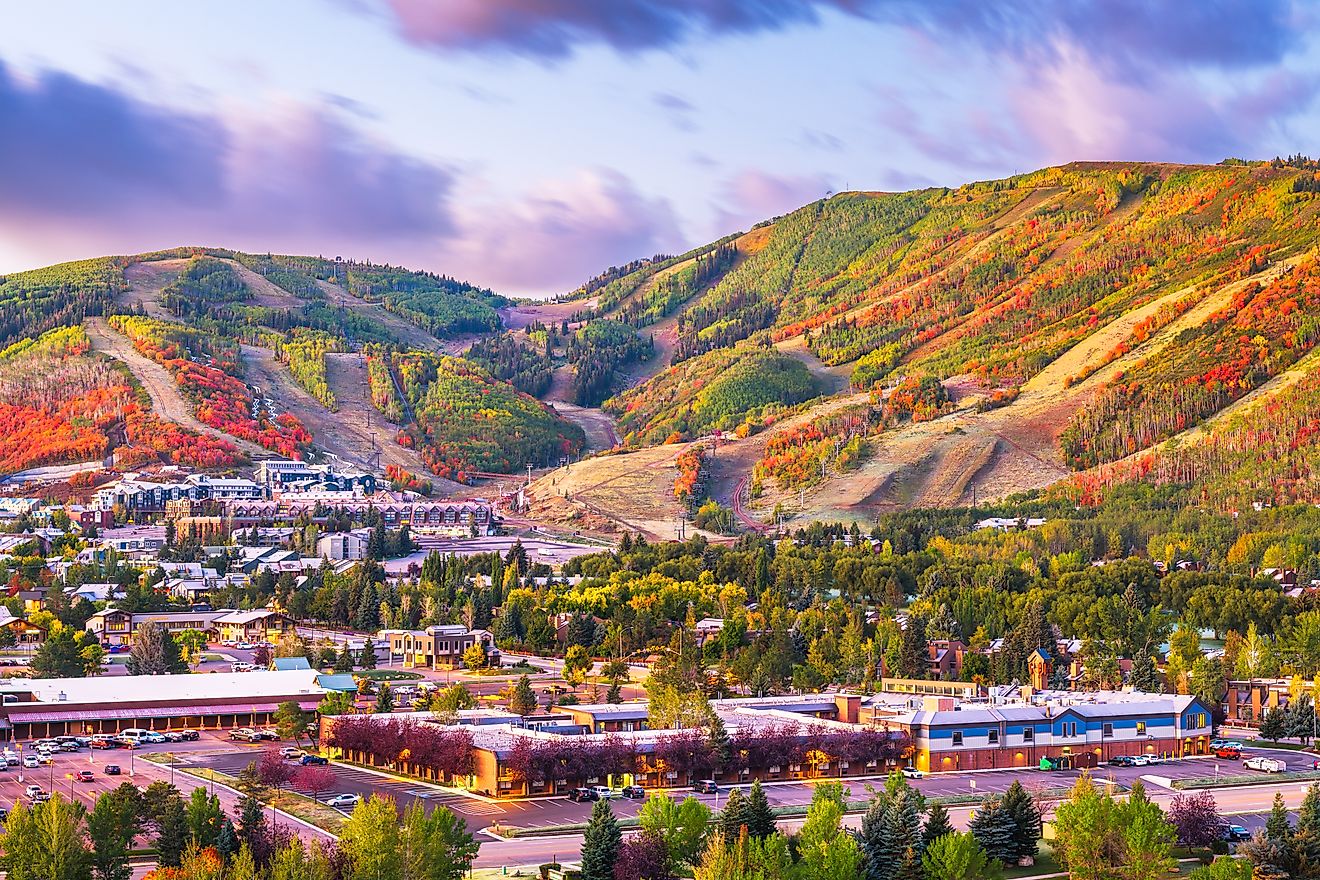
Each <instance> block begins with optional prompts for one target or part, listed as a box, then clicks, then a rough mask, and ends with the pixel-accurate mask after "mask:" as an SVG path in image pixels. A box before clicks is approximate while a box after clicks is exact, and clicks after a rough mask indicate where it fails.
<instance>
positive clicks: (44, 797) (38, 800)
mask: <svg viewBox="0 0 1320 880" xmlns="http://www.w3.org/2000/svg"><path fill="white" fill-rule="evenodd" d="M48 800H50V793H49V792H45V791H40V792H37V793H36V794H34V795H33V796H32V805H33V806H36V805H37V804H44V803H45V802H46V801H48Z"/></svg>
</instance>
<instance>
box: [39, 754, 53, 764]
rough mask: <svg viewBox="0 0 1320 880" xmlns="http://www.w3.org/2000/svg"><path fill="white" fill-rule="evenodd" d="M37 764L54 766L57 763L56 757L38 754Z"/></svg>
mask: <svg viewBox="0 0 1320 880" xmlns="http://www.w3.org/2000/svg"><path fill="white" fill-rule="evenodd" d="M37 763H38V764H54V763H55V756H54V755H52V754H51V753H50V752H37Z"/></svg>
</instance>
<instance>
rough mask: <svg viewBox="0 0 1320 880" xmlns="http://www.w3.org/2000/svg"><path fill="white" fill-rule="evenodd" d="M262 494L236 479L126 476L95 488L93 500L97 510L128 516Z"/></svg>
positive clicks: (251, 484)
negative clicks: (118, 511) (171, 505)
mask: <svg viewBox="0 0 1320 880" xmlns="http://www.w3.org/2000/svg"><path fill="white" fill-rule="evenodd" d="M265 494H266V493H265V489H264V488H262V486H260V485H259V484H257V483H254V482H253V481H252V480H245V479H242V478H237V477H212V476H210V475H208V474H189V475H188V476H186V477H184V478H183V479H181V480H177V481H162V480H155V479H149V478H147V477H144V476H142V475H140V474H136V473H129V474H125V475H124V476H123V477H122V478H121V479H118V480H115V481H114V482H113V483H109V484H107V485H105V486H102V487H101V488H100V489H97V490H96V494H95V495H94V496H93V498H94V503H95V506H96V507H97V508H98V509H100V510H113V509H114V508H116V507H118V508H120V509H122V510H123V511H124V512H125V513H127V514H128V515H130V516H132V515H135V514H151V513H164V512H165V507H166V505H167V504H169V503H170V502H171V501H180V500H189V501H207V500H210V501H218V502H230V501H255V500H259V499H261V498H263V497H265Z"/></svg>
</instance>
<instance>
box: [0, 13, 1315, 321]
mask: <svg viewBox="0 0 1320 880" xmlns="http://www.w3.org/2000/svg"><path fill="white" fill-rule="evenodd" d="M1318 38H1320V6H1316V5H1312V4H1309V3H1305V2H1300V0H1299V2H1289V0H1197V2H1195V3H1193V2H1181V0H1167V2H1156V0H1152V2H1139V0H1067V2H1057V3H1051V2H1048V0H1032V2H1028V0H1001V2H990V0H280V2H278V3H271V2H256V0H225V2H218V0H190V2H187V3H179V2H177V0H175V2H170V0H116V2H115V3H104V2H96V0H82V2H69V0H42V2H40V3H22V4H9V5H7V6H6V9H5V14H4V19H3V26H0V272H9V271H17V270H21V269H27V268H33V267H37V266H42V265H47V264H49V263H53V262H58V261H62V260H69V259H79V258H83V257H89V256H98V255H103V254H122V253H138V252H143V251H149V250H155V249H161V248H166V247H174V246H178V245H213V246H220V247H231V248H235V249H239V250H247V251H254V252H268V251H273V252H276V253H309V254H322V255H326V256H344V257H346V258H348V257H352V258H357V259H370V260H373V261H375V262H389V263H394V264H398V265H406V266H409V267H411V268H423V269H429V270H432V271H437V272H443V273H445V274H449V275H453V276H456V277H459V278H463V279H466V280H469V281H472V282H474V283H478V284H481V285H485V286H490V287H493V288H494V289H496V290H498V291H500V292H502V293H506V294H510V295H545V294H551V293H557V292H562V291H567V290H571V289H573V288H574V287H576V286H577V285H578V284H580V283H582V282H583V281H584V280H586V279H587V278H588V277H590V276H592V275H594V274H596V273H598V272H600V271H602V270H604V269H605V268H607V267H609V266H611V265H616V264H621V263H624V262H627V261H629V260H631V259H634V258H637V257H644V256H650V255H652V254H656V253H678V252H681V251H683V250H686V249H687V248H689V247H692V246H694V245H698V244H701V243H704V242H707V241H710V240H713V239H715V238H717V237H719V236H722V235H724V234H727V233H730V232H735V231H738V230H741V229H746V228H748V227H749V226H751V225H752V224H754V223H756V222H758V221H760V220H763V219H766V218H768V217H772V216H775V215H778V214H781V213H784V212H786V211H789V210H792V209H793V208H796V207H799V206H801V205H803V204H805V203H807V202H810V201H813V200H815V199H818V198H821V197H822V196H825V195H826V194H827V193H831V192H838V191H842V190H885V191H892V190H905V189H915V188H922V187H928V186H956V185H958V184H960V183H964V182H966V181H969V180H983V179H989V178H997V177H1003V176H1006V175H1010V174H1013V173H1015V172H1022V171H1029V170H1033V169H1036V168H1040V167H1044V166H1047V165H1053V164H1060V163H1064V162H1069V161H1074V160H1145V161H1167V162H1218V161H1220V160H1221V159H1224V158H1225V157H1229V156H1234V157H1242V158H1256V159H1260V158H1270V157H1273V156H1275V155H1288V154H1291V153H1295V152H1303V153H1307V152H1309V153H1311V154H1315V153H1316V152H1317V151H1320V147H1317V146H1316V144H1317V143H1318V139H1320V106H1317V101H1316V96H1317V91H1318V90H1317V86H1318V84H1320V39H1318Z"/></svg>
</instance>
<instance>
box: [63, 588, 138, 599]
mask: <svg viewBox="0 0 1320 880" xmlns="http://www.w3.org/2000/svg"><path fill="white" fill-rule="evenodd" d="M64 594H65V595H66V596H68V597H69V601H70V602H72V601H74V600H76V599H82V600H83V601H85V602H112V601H114V600H115V599H122V598H124V590H123V588H122V587H120V586H119V584H83V585H82V586H80V587H65V588H64Z"/></svg>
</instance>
